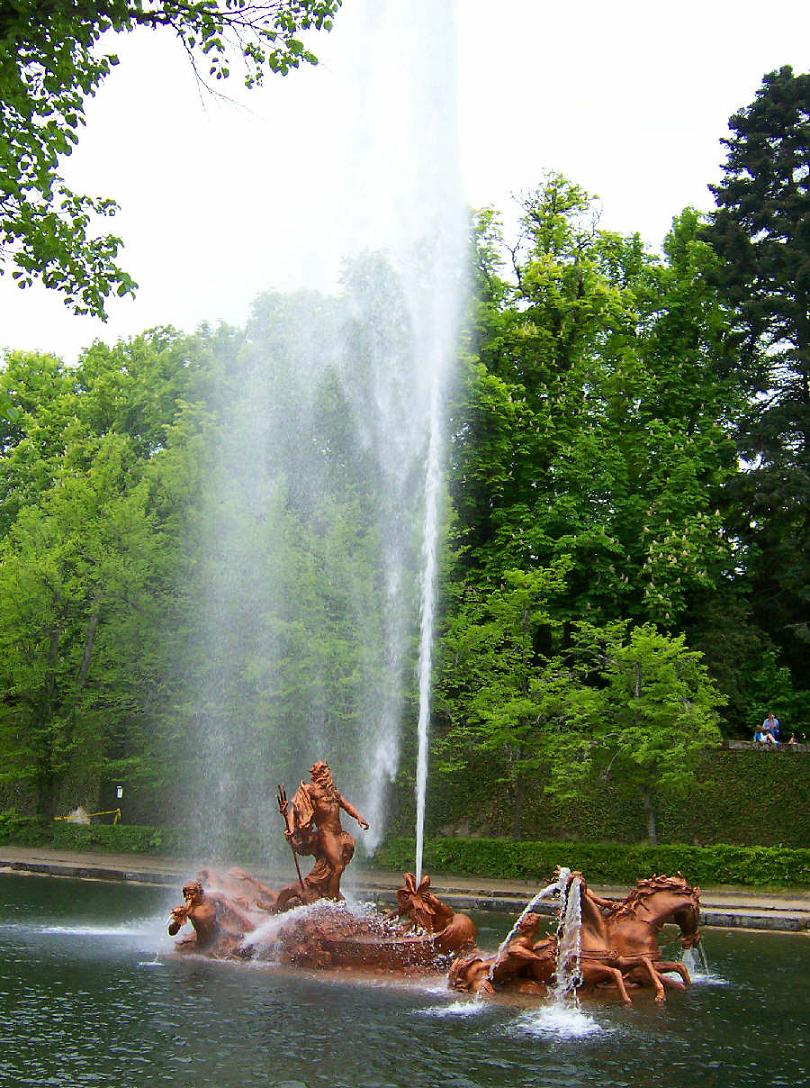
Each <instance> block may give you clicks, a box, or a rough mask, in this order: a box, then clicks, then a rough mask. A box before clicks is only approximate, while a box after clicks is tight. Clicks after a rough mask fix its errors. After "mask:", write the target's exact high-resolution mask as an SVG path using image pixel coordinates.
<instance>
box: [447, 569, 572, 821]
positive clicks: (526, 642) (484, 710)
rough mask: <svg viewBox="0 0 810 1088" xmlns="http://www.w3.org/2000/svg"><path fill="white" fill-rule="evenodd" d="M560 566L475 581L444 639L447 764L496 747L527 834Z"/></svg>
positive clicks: (460, 765) (457, 766) (463, 762)
mask: <svg viewBox="0 0 810 1088" xmlns="http://www.w3.org/2000/svg"><path fill="white" fill-rule="evenodd" d="M564 581H565V565H564V564H562V563H561V564H558V565H557V567H556V568H555V569H554V570H538V571H532V572H531V573H527V572H524V571H520V570H514V571H506V572H504V575H503V579H502V581H501V583H500V585H499V586H497V587H493V588H490V589H486V588H484V587H480V588H475V589H473V588H470V589H468V590H467V591H466V593H465V594H464V596H463V598H462V600H461V602H460V606H459V607H458V608H457V609H455V610H454V611H453V613H452V615H451V618H450V619H449V621H448V625H447V630H446V633H445V635H444V638H443V641H442V656H441V665H440V682H439V690H440V703H439V708H438V709H439V710H440V712H441V713H442V715H443V716H444V719H445V732H444V735H443V738H442V740H441V742H440V744H439V749H440V751H441V755H442V760H443V767H444V770H445V771H448V772H457V771H459V770H463V769H464V768H465V767H467V766H468V764H469V761H470V759H471V758H473V757H474V756H475V755H476V754H478V753H482V752H483V753H489V754H491V755H492V756H493V757H494V758H495V759H496V760H498V762H501V763H502V764H503V766H504V768H505V769H504V781H505V782H506V783H507V785H508V787H509V789H510V792H511V794H512V800H513V819H512V835H513V837H514V838H516V839H519V838H520V828H521V807H522V800H523V777H524V775H525V772H526V770H527V769H529V768H531V767H533V766H536V765H537V764H536V758H537V752H538V747H540V748H542V747H543V744H542V735H543V726H544V717H543V714H542V712H541V703H542V692H540V691H539V690H538V687H537V685H536V684H535V682H534V680H535V677H536V675H537V672H538V670H539V669H540V668H541V666H542V662H543V660H544V657H543V652H542V648H543V647H545V648H546V650H547V651H548V650H549V649H550V644H551V640H552V639H553V635H554V630H555V626H557V625H556V624H555V621H554V620H553V618H552V616H551V612H550V608H549V604H550V602H551V600H552V599H553V597H554V596H555V595H556V594H559V593H560V591H561V590H562V588H563V586H564Z"/></svg>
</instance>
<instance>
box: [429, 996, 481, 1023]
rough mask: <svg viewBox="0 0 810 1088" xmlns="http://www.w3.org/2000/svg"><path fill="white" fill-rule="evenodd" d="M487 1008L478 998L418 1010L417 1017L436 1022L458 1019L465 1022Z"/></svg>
mask: <svg viewBox="0 0 810 1088" xmlns="http://www.w3.org/2000/svg"><path fill="white" fill-rule="evenodd" d="M486 1008H487V1005H486V1003H485V1002H483V1001H481V1000H480V998H474V999H473V1000H471V1001H454V1002H452V1003H450V1004H447V1005H431V1006H429V1007H428V1008H426V1009H418V1010H417V1015H419V1016H431V1017H435V1018H436V1019H438V1020H445V1019H459V1020H467V1019H472V1018H473V1017H476V1016H480V1015H481V1013H483V1012H484V1011H485V1010H486Z"/></svg>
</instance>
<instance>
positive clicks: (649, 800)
mask: <svg viewBox="0 0 810 1088" xmlns="http://www.w3.org/2000/svg"><path fill="white" fill-rule="evenodd" d="M641 800H642V803H643V804H644V812H645V813H646V816H647V842H648V843H649V844H650V846H657V845H658V825H657V823H656V819H655V802H654V800H653V795H652V790H650V789H647V788H645V789H643V790H642V791H641Z"/></svg>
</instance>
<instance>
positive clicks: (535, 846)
mask: <svg viewBox="0 0 810 1088" xmlns="http://www.w3.org/2000/svg"><path fill="white" fill-rule="evenodd" d="M2 842H13V843H17V844H19V845H21V846H42V845H48V844H52V845H53V846H57V847H60V848H61V849H64V850H76V851H81V850H102V851H109V852H110V853H120V854H141V855H168V856H173V857H183V856H184V855H186V856H187V855H188V854H189V853H190V852H191V851H190V849H189V835H188V833H187V832H186V831H184V830H182V829H180V828H158V827H145V826H136V825H125V824H117V825H110V824H68V823H64V822H59V823H54V824H53V825H52V826H51V827H44V826H43V825H42V824H41V823H39V822H38V821H36V820H35V819H33V818H32V817H28V816H20V815H19V813H16V812H14V811H13V810H12V811H8V812H2V813H0V843H2ZM226 849H227V857H228V858H229V859H230V860H232V861H242V862H244V863H247V864H255V863H256V861H257V859H258V858H261V857H262V856H263V850H262V849H261V843H260V842H259V840H258V839H254V838H253V836H248V835H240V836H238V837H235V838H234V839H233V840H232V842H230V843H229V844H228V845H227V847H226ZM415 851H416V845H415V842H414V839H413V838H410V837H407V836H389V837H388V838H387V839H386V840H385V842H384V843H383V844H382V846H381V847H380V848H379V850H378V851H377V852H376V854H375V855H374V856H373V857H371V858H366V859H364V861H363V863H362V864H363V865H364V866H365V867H366V868H370V869H393V870H395V871H398V872H403V871H405V870H408V869H412V868H413V863H414V855H415ZM212 860H217V859H215V858H212ZM558 865H567V866H568V867H569V868H572V869H581V870H582V872H584V873H585V875H586V876H587V877H588V879H589V880H592V881H595V882H597V883H618V884H633V883H634V882H635V881H636V880H637V879H638V878H639V877H643V876H650V875H651V874H652V873H675V872H682V873H683V874H684V876H686V878H687V879H688V880H689V881H691V882H692V883H696V884H705V885H712V884H742V885H748V886H750V887H762V886H767V885H783V886H788V887H805V886H810V850H807V849H791V848H789V847H783V846H689V845H667V846H643V845H626V844H617V843H595V842H559V841H558V842H527V841H521V842H515V841H513V840H511V839H492V838H489V839H483V838H482V839H462V838H431V839H428V840H427V841H426V842H425V851H424V866H425V868H426V869H427V870H429V871H430V870H432V871H433V872H434V873H439V872H441V873H454V874H456V875H458V876H480V877H495V878H499V879H505V880H509V879H512V880H522V881H532V882H537V883H538V884H539V883H541V882H543V881H545V880H548V879H549V878H550V876H551V874H552V873H553V872H554V869H555V868H556V867H557V866H558Z"/></svg>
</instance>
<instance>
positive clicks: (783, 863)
mask: <svg viewBox="0 0 810 1088" xmlns="http://www.w3.org/2000/svg"><path fill="white" fill-rule="evenodd" d="M414 854H415V842H414V840H413V839H412V838H389V839H386V841H385V842H384V843H383V845H382V846H381V847H380V849H379V850H378V851H377V853H376V854H375V856H374V857H373V858H371V859H370V860H369V861H368V862H367V864H368V865H369V866H370V867H373V868H377V869H394V870H406V869H412V868H413V861H414ZM558 865H567V866H568V867H569V868H571V869H580V870H582V872H583V873H584V874H585V876H586V877H587V878H588V880H592V881H595V882H597V883H617V884H633V883H635V881H636V880H637V879H638V878H639V877H643V876H650V875H652V874H653V873H669V874H671V873H675V872H682V873H683V874H684V876H685V877H686V878H687V879H688V880H689V881H690V882H691V883H694V884H705V885H711V884H744V885H750V886H762V885H775V884H780V885H788V886H791V887H795V886H805V885H810V850H792V849H789V848H787V847H777V846H688V845H683V846H636V845H632V846H627V845H617V844H614V843H590V842H525V841H521V842H514V841H511V840H508V839H456V838H453V839H449V838H448V839H442V838H433V839H430V840H428V841H426V842H425V852H424V866H425V868H426V869H427V870H428V871H431V870H432V871H434V872H443V873H455V874H457V875H459V876H481V877H496V878H501V879H507V880H508V879H517V880H528V881H532V882H534V881H536V882H537V883H538V884H540V883H542V882H544V881H546V880H548V879H550V877H551V874H552V873H553V872H554V869H555V868H556V867H557V866H558Z"/></svg>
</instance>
